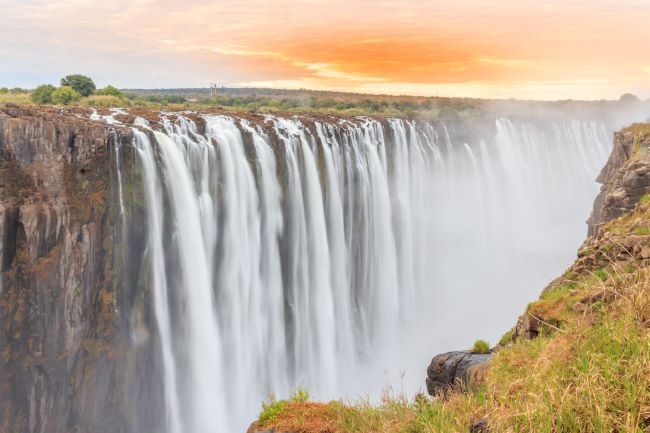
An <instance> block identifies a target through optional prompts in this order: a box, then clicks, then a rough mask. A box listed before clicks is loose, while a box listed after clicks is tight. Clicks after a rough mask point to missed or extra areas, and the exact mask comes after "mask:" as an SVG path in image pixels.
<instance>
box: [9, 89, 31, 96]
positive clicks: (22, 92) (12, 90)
mask: <svg viewBox="0 0 650 433" xmlns="http://www.w3.org/2000/svg"><path fill="white" fill-rule="evenodd" d="M9 92H10V93H15V94H24V93H29V91H28V90H25V89H23V88H21V87H14V88H13V89H11V90H10V91H9Z"/></svg>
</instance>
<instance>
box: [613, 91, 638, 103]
mask: <svg viewBox="0 0 650 433" xmlns="http://www.w3.org/2000/svg"><path fill="white" fill-rule="evenodd" d="M618 100H619V101H621V102H639V98H638V97H637V96H636V95H633V94H631V93H624V94H622V95H621V97H620V98H619V99H618Z"/></svg>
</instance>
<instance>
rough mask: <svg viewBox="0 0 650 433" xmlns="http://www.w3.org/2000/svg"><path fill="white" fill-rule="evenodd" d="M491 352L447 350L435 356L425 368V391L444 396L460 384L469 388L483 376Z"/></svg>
mask: <svg viewBox="0 0 650 433" xmlns="http://www.w3.org/2000/svg"><path fill="white" fill-rule="evenodd" d="M491 357H492V354H491V353H472V352H469V351H460V352H447V353H443V354H440V355H437V356H435V357H434V358H433V359H432V360H431V363H430V364H429V368H427V379H426V384H427V392H428V393H429V394H430V395H432V396H444V395H445V394H446V393H448V392H449V391H451V390H452V389H454V387H457V386H460V387H464V388H470V387H472V386H473V385H474V384H477V383H479V382H480V381H481V379H482V378H483V375H484V373H485V369H486V368H487V365H488V361H489V360H490V358H491Z"/></svg>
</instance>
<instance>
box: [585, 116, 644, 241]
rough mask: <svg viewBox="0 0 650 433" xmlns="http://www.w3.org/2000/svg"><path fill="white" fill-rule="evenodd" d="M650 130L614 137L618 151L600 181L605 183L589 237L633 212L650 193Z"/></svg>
mask: <svg viewBox="0 0 650 433" xmlns="http://www.w3.org/2000/svg"><path fill="white" fill-rule="evenodd" d="M649 149H650V128H642V127H637V128H635V127H630V128H626V129H624V130H622V131H620V132H617V133H616V134H615V135H614V148H613V149H612V153H611V154H610V156H609V159H608V160H607V164H606V165H605V167H604V168H603V170H602V171H601V172H600V175H599V176H598V178H597V179H596V180H597V181H598V182H600V183H601V184H602V187H601V190H600V193H599V194H598V196H597V197H596V200H595V202H594V209H593V211H592V213H591V216H590V218H589V220H588V226H589V236H590V237H595V236H597V235H598V234H599V233H600V228H601V227H602V225H603V224H605V223H607V222H609V221H611V220H613V219H615V218H618V217H620V216H621V215H624V214H626V213H628V212H631V211H632V210H633V209H634V207H635V206H636V204H637V203H638V202H639V200H640V199H641V197H643V196H644V195H645V194H648V193H650V155H649Z"/></svg>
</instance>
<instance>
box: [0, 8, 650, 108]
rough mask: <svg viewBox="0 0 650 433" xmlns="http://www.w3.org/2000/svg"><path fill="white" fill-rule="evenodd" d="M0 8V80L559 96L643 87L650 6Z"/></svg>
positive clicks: (648, 51)
mask: <svg viewBox="0 0 650 433" xmlns="http://www.w3.org/2000/svg"><path fill="white" fill-rule="evenodd" d="M341 11H344V12H343V13H342V12H341ZM0 16H2V17H3V23H2V26H0V40H2V41H3V43H2V44H0V55H2V56H3V58H4V59H11V61H9V62H6V63H9V64H5V65H3V68H2V69H1V70H0V82H2V84H4V85H26V86H31V85H36V84H38V83H39V82H41V81H56V80H58V77H59V76H60V75H62V74H64V73H68V72H71V71H74V72H77V71H79V72H85V73H88V74H90V75H93V76H94V77H99V78H98V79H100V80H106V81H111V82H113V83H114V84H116V85H118V86H123V87H139V86H146V87H153V86H189V85H206V84H207V83H208V82H213V81H218V82H221V83H224V84H226V85H228V84H236V83H275V82H281V83H286V84H287V85H289V84H291V85H292V87H295V86H301V87H317V88H331V89H342V88H345V89H346V90H354V89H357V90H359V91H375V90H376V91H380V92H388V93H402V92H405V91H407V90H409V89H410V90H409V91H413V92H416V91H417V92H421V93H425V92H430V91H431V89H432V88H439V89H440V88H444V89H448V90H449V91H452V90H453V91H458V92H460V93H463V94H467V92H470V91H471V92H474V91H476V92H478V93H480V94H481V95H488V94H490V91H489V89H493V90H494V92H493V94H495V95H496V94H498V95H501V94H503V93H504V92H505V93H507V92H508V89H509V88H510V89H511V92H512V94H511V95H510V96H519V94H520V93H519V92H521V93H522V94H523V93H525V94H526V95H530V94H531V92H533V90H531V89H539V90H538V91H539V92H540V94H539V96H540V97H547V96H548V95H554V96H555V97H559V98H561V97H563V96H564V94H565V93H563V92H570V91H571V90H570V89H569V88H568V87H566V86H564V85H559V84H558V83H571V82H572V80H573V82H575V80H579V81H580V82H583V83H584V82H587V81H586V80H600V81H601V82H606V83H609V84H610V85H608V86H606V87H602V88H601V89H600V90H599V89H598V88H590V89H588V90H586V89H584V88H582V87H580V86H577V87H576V89H583V91H584V92H585V93H584V97H594V98H599V97H615V96H616V94H620V93H623V91H626V90H629V91H634V92H636V93H639V94H642V95H644V94H645V95H647V94H648V93H650V92H649V91H648V89H647V73H648V68H649V67H648V66H647V65H646V64H645V61H646V60H645V59H647V58H649V57H650V47H649V46H648V44H646V43H645V40H646V39H647V22H650V6H649V5H648V4H647V2H643V1H639V0H622V1H616V2H615V1H609V0H593V1H587V0H573V1H571V2H562V3H559V2H556V3H540V2H538V1H536V0H518V1H517V0H504V1H502V2H499V3H497V4H492V5H490V7H486V6H485V4H484V2H483V1H481V0H464V1H460V0H438V1H436V2H421V1H415V0H412V1H409V0H404V1H399V2H396V1H393V0H375V1H371V0H358V1H355V2H346V1H344V0H330V1H328V2H322V1H316V0H275V1H273V2H269V1H265V0H264V1H263V0H241V1H234V0H220V1H212V0H185V1H181V0H131V1H129V0H113V1H111V2H96V1H91V0H21V1H20V2H13V1H12V2H10V1H8V0H0ZM614 18H616V19H615V20H614ZM63 23H74V24H72V25H63ZM605 28H608V29H610V30H611V31H607V32H605V31H603V29H605ZM641 62H643V63H641ZM477 83H480V84H477ZM526 83H528V84H526ZM529 83H546V84H543V85H531V84H529ZM644 86H646V87H644ZM391 89H392V90H391ZM614 92H616V93H614ZM572 94H573V93H572Z"/></svg>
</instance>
